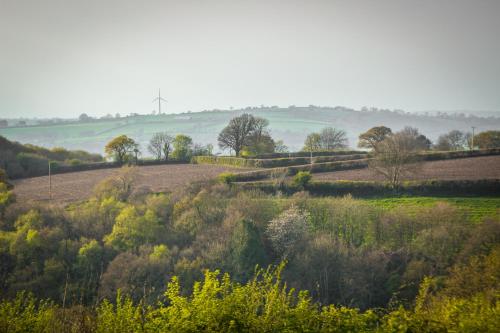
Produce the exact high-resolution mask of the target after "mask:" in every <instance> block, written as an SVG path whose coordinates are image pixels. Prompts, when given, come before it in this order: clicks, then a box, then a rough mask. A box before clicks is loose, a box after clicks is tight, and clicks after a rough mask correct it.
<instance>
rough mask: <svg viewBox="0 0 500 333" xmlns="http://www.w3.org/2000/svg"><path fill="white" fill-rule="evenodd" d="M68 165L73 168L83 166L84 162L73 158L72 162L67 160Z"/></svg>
mask: <svg viewBox="0 0 500 333" xmlns="http://www.w3.org/2000/svg"><path fill="white" fill-rule="evenodd" d="M66 164H68V165H71V166H76V165H81V164H82V161H80V160H79V159H77V158H73V159H71V160H67V161H66Z"/></svg>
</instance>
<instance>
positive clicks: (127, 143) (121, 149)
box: [104, 135, 138, 164]
mask: <svg viewBox="0 0 500 333" xmlns="http://www.w3.org/2000/svg"><path fill="white" fill-rule="evenodd" d="M137 148H138V144H137V143H136V142H135V141H134V139H132V138H129V137H128V136H126V135H120V136H117V137H116V138H114V139H113V140H111V141H110V142H108V143H107V144H106V147H104V151H105V152H106V154H107V155H108V156H109V157H111V158H113V159H114V160H115V161H116V162H118V163H120V164H123V163H125V162H128V161H130V160H131V159H132V157H133V156H134V153H135V150H136V149H137Z"/></svg>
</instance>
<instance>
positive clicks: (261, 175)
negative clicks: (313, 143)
mask: <svg viewBox="0 0 500 333" xmlns="http://www.w3.org/2000/svg"><path fill="white" fill-rule="evenodd" d="M491 155H500V149H483V150H474V151H450V152H427V153H425V154H420V155H419V156H420V158H421V160H422V161H438V160H450V159H460V158H468V157H481V156H491ZM347 156H349V155H347ZM366 156H367V157H368V156H370V155H366ZM208 157H210V156H208ZM203 158H205V156H197V160H196V161H199V163H202V161H203V160H209V161H215V162H219V163H220V165H225V164H224V163H232V162H233V161H235V160H238V162H239V161H241V163H248V162H246V161H251V159H244V158H239V157H231V156H213V157H212V158H210V159H203ZM370 159H371V158H361V159H353V160H347V161H336V162H323V163H313V164H310V163H309V164H302V165H292V166H285V167H275V168H265V169H263V170H256V171H248V172H242V173H239V174H237V175H236V178H237V181H239V182H244V181H255V180H262V179H266V178H270V177H272V176H273V175H279V174H286V175H287V176H293V175H295V174H296V173H297V172H299V171H309V172H311V173H320V172H332V171H343V170H355V169H363V168H366V167H367V166H368V162H369V160H370ZM196 161H194V163H196ZM259 161H260V160H259ZM228 165H230V166H235V165H233V164H228ZM252 166H253V167H257V166H255V165H252Z"/></svg>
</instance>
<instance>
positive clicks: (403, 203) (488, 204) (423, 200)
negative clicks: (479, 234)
mask: <svg viewBox="0 0 500 333" xmlns="http://www.w3.org/2000/svg"><path fill="white" fill-rule="evenodd" d="M365 201H366V202H368V203H369V204H370V205H372V206H374V207H378V208H381V209H383V210H392V209H396V208H398V207H401V208H404V209H405V210H409V211H410V212H417V211H418V210H420V209H422V208H423V207H431V206H434V205H436V204H438V203H440V202H444V203H447V204H450V205H452V206H454V207H457V209H459V210H460V211H463V212H465V213H466V214H468V215H469V219H470V220H471V221H473V222H480V221H482V220H483V219H484V218H487V217H498V216H499V214H500V198H490V197H477V198H453V197H450V198H441V197H440V198H437V197H403V198H383V199H366V200H365Z"/></svg>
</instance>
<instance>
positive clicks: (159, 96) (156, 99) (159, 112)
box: [153, 89, 167, 114]
mask: <svg viewBox="0 0 500 333" xmlns="http://www.w3.org/2000/svg"><path fill="white" fill-rule="evenodd" d="M156 101H158V114H161V102H165V103H166V102H167V100H166V99H164V98H161V93H160V89H158V97H156V98H155V99H153V102H156Z"/></svg>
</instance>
